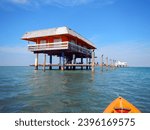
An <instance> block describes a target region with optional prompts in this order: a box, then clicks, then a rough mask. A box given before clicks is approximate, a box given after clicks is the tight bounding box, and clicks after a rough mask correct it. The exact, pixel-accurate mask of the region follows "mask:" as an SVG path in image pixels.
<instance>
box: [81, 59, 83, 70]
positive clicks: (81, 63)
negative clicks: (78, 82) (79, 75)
mask: <svg viewBox="0 0 150 130" xmlns="http://www.w3.org/2000/svg"><path fill="white" fill-rule="evenodd" d="M81 64H83V58H81ZM81 70H83V66H81Z"/></svg>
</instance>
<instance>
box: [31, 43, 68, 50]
mask: <svg viewBox="0 0 150 130" xmlns="http://www.w3.org/2000/svg"><path fill="white" fill-rule="evenodd" d="M61 49H68V42H55V43H44V44H32V45H28V50H29V51H32V52H34V51H43V50H44V51H45V50H61Z"/></svg>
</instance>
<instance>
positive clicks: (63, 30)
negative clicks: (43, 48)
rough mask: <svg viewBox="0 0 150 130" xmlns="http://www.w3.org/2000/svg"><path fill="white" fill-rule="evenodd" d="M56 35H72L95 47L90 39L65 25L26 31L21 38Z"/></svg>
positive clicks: (29, 38) (30, 38)
mask: <svg viewBox="0 0 150 130" xmlns="http://www.w3.org/2000/svg"><path fill="white" fill-rule="evenodd" d="M57 35H71V36H73V37H77V38H78V39H80V40H82V41H83V42H85V43H87V44H88V45H90V46H91V48H92V49H96V47H95V45H94V44H93V43H92V42H91V41H89V40H87V39H86V38H84V37H83V36H81V35H80V34H78V33H77V32H75V31H73V30H72V29H70V28H68V27H65V26H64V27H58V28H50V29H45V30H37V31H32V32H27V33H25V34H24V35H23V37H22V38H21V39H22V40H28V41H30V40H31V41H32V39H35V38H40V37H48V36H57Z"/></svg>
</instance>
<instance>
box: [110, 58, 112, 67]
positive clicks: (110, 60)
mask: <svg viewBox="0 0 150 130" xmlns="http://www.w3.org/2000/svg"><path fill="white" fill-rule="evenodd" d="M110 67H112V59H110Z"/></svg>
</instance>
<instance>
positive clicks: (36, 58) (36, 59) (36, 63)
mask: <svg viewBox="0 0 150 130" xmlns="http://www.w3.org/2000/svg"><path fill="white" fill-rule="evenodd" d="M38 57H39V56H38V53H36V57H35V70H38Z"/></svg>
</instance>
